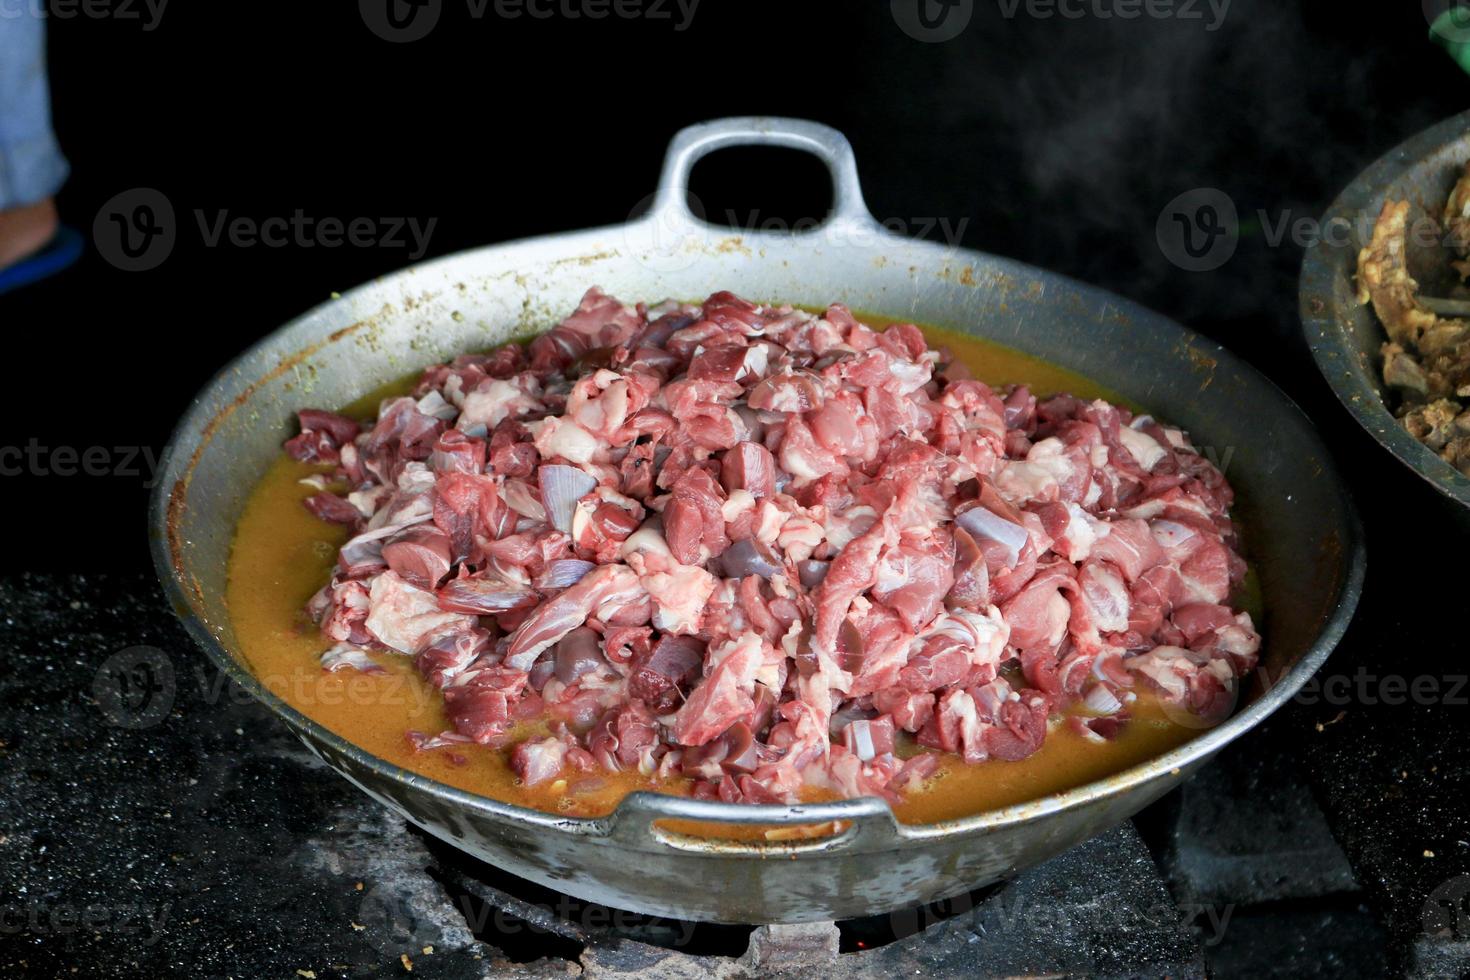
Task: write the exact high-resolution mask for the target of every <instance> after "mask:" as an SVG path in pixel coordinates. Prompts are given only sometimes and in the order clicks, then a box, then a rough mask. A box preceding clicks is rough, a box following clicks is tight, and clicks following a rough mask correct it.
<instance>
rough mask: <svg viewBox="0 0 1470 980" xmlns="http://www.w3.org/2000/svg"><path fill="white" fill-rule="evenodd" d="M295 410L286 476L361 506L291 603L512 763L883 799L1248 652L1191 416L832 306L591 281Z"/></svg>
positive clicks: (1250, 661) (1239, 571)
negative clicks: (657, 294)
mask: <svg viewBox="0 0 1470 980" xmlns="http://www.w3.org/2000/svg"><path fill="white" fill-rule="evenodd" d="M297 421H298V423H299V432H298V433H297V434H295V435H293V436H292V437H291V439H289V440H288V441H287V443H286V447H285V449H286V452H287V454H288V455H289V456H291V457H292V458H294V459H296V460H299V461H301V462H302V463H304V464H309V465H311V466H312V467H314V468H313V469H312V470H310V471H309V473H303V475H304V476H305V477H306V481H307V482H308V483H309V484H310V485H311V486H313V487H314V488H315V490H316V491H317V492H315V493H312V494H311V495H310V496H308V497H306V498H305V501H304V504H305V506H306V507H307V509H308V510H310V512H311V513H313V514H315V515H316V516H317V517H319V518H321V519H322V520H325V521H328V522H331V523H336V524H339V525H342V526H343V527H345V528H347V529H349V533H350V534H351V537H350V538H348V540H347V541H346V542H345V543H344V544H343V545H342V546H341V548H340V549H339V551H338V554H337V561H336V563H335V565H334V567H333V570H332V574H331V579H330V581H329V582H327V583H325V584H324V585H323V587H322V588H321V589H319V590H318V591H317V592H316V593H315V594H314V595H313V597H312V598H311V600H310V601H309V603H308V604H307V611H308V614H309V615H310V616H311V618H312V620H313V621H314V622H316V623H317V624H318V626H319V627H320V629H321V633H322V645H323V646H322V648H323V651H324V659H323V661H322V662H323V664H324V665H325V666H326V667H327V669H332V670H338V669H340V670H350V669H354V668H355V669H358V670H364V671H366V670H382V669H384V664H385V658H387V657H389V656H392V655H394V654H397V655H402V656H408V657H411V658H413V662H414V665H415V667H416V668H417V670H418V671H419V673H420V674H421V675H422V676H423V677H424V678H425V679H426V680H427V681H428V682H429V683H430V685H432V687H433V688H435V689H437V690H439V691H441V692H442V694H443V700H444V710H445V714H446V716H447V718H448V719H449V724H450V726H451V730H446V731H444V732H441V733H439V734H438V735H434V734H432V733H430V734H424V733H422V732H415V733H412V734H411V735H409V736H408V737H409V740H410V744H412V745H414V746H415V747H416V748H418V749H420V750H422V751H428V750H430V749H437V748H447V749H450V750H451V752H452V750H453V749H454V747H455V746H456V745H464V744H467V743H474V744H480V745H485V746H490V747H492V748H494V749H496V750H499V751H504V752H505V753H506V754H507V758H508V760H509V764H510V766H511V768H512V769H513V771H514V772H515V773H516V775H517V777H518V778H519V779H520V781H521V783H522V784H523V785H526V786H543V785H546V784H548V783H551V782H552V781H553V780H557V779H563V780H565V781H566V788H565V790H564V791H565V792H566V793H567V794H568V795H573V796H575V795H576V794H578V793H582V792H588V791H590V790H592V789H593V788H596V787H599V786H603V787H605V786H607V785H609V784H610V780H609V779H608V777H607V776H606V774H607V773H610V772H619V771H621V772H626V773H630V774H631V773H637V774H639V775H640V776H644V777H648V778H650V779H660V780H686V781H687V785H689V786H690V787H691V789H690V792H691V793H692V794H693V795H695V796H696V797H699V798H705V799H715V800H723V801H726V802H744V803H774V802H787V803H790V802H796V801H799V800H800V799H802V798H803V796H804V794H806V793H809V792H811V791H825V792H828V793H833V794H836V795H839V796H851V795H877V796H882V797H883V798H885V799H888V800H890V801H892V802H898V801H900V800H901V799H902V798H903V797H904V795H906V794H909V793H913V792H916V791H918V790H919V789H920V787H922V786H923V785H924V784H925V783H926V781H927V780H929V779H930V778H931V777H933V776H934V775H935V774H936V773H937V772H939V770H940V767H941V765H943V764H944V763H942V761H941V753H945V752H948V753H953V754H954V756H955V757H956V758H955V759H954V760H953V761H952V762H951V763H949V764H958V762H959V760H964V761H965V762H967V763H973V764H978V763H982V762H987V761H989V760H1001V761H1007V760H1012V761H1013V760H1019V759H1023V758H1026V757H1027V756H1029V755H1031V754H1033V753H1035V752H1036V751H1037V750H1038V749H1039V748H1040V747H1041V746H1042V745H1043V744H1044V741H1045V738H1046V733H1047V730H1048V727H1049V726H1052V725H1057V726H1060V725H1061V724H1063V719H1064V718H1065V719H1066V720H1065V724H1066V725H1067V727H1068V728H1069V729H1070V730H1071V732H1072V733H1074V734H1076V735H1077V736H1078V737H1079V738H1080V739H1082V740H1083V743H1082V744H1081V745H1080V749H1081V750H1084V751H1085V750H1087V749H1088V748H1089V744H1088V743H1097V742H1101V741H1106V740H1107V739H1109V738H1113V737H1116V736H1117V735H1118V733H1119V732H1120V731H1123V730H1124V726H1125V725H1126V724H1128V718H1129V702H1130V699H1131V698H1133V697H1134V696H1135V695H1136V694H1138V693H1140V692H1143V693H1146V694H1147V695H1148V696H1151V697H1154V698H1157V699H1159V700H1162V701H1163V702H1164V703H1165V704H1166V705H1168V706H1169V709H1170V711H1171V713H1172V712H1185V713H1188V714H1192V715H1195V716H1198V717H1199V718H1201V719H1203V720H1204V721H1205V723H1210V722H1212V721H1214V720H1218V719H1219V718H1220V717H1223V716H1224V715H1225V714H1226V713H1228V712H1229V711H1230V710H1231V708H1232V706H1233V704H1234V695H1235V692H1236V690H1237V689H1238V685H1239V679H1240V678H1241V677H1243V676H1244V675H1245V674H1246V672H1248V671H1250V670H1252V669H1254V667H1255V664H1256V662H1257V660H1258V657H1259V651H1260V645H1261V638H1260V636H1259V634H1258V633H1257V632H1256V630H1255V627H1254V624H1252V622H1251V620H1250V617H1249V615H1247V614H1246V613H1244V612H1240V611H1239V610H1237V609H1236V608H1234V607H1233V606H1232V605H1231V604H1230V596H1231V593H1232V591H1233V590H1234V589H1235V588H1236V586H1238V585H1239V583H1240V581H1241V579H1242V578H1243V577H1244V575H1245V573H1246V568H1245V564H1244V561H1243V559H1242V558H1241V556H1240V555H1239V554H1238V552H1237V550H1236V549H1237V547H1238V540H1239V539H1238V535H1237V529H1236V527H1235V525H1234V524H1233V523H1232V521H1231V517H1230V513H1229V508H1230V506H1231V502H1232V500H1233V492H1232V491H1231V488H1230V486H1229V484H1228V483H1227V482H1226V480H1225V478H1224V475H1223V474H1221V473H1220V471H1219V470H1218V468H1217V467H1215V466H1214V465H1213V464H1211V463H1210V462H1209V461H1208V460H1207V459H1206V458H1204V457H1203V456H1202V455H1201V454H1200V453H1199V452H1198V451H1196V450H1195V449H1194V448H1193V447H1192V446H1190V444H1189V440H1188V438H1187V437H1186V436H1185V435H1184V433H1182V432H1181V431H1179V430H1177V429H1172V428H1169V427H1168V426H1166V425H1163V424H1161V423H1160V422H1158V421H1156V420H1154V419H1152V418H1150V417H1148V416H1141V417H1136V418H1135V417H1134V416H1133V415H1132V413H1130V412H1129V411H1127V410H1126V409H1123V408H1120V407H1118V406H1115V405H1110V404H1108V403H1106V402H1104V401H1100V400H1083V399H1081V398H1077V397H1073V396H1071V395H1066V394H1059V395H1053V396H1050V397H1045V398H1038V397H1037V396H1036V395H1035V394H1034V393H1032V392H1031V391H1030V390H1029V389H1028V388H1026V387H1025V386H1009V387H1003V388H992V387H990V386H989V385H987V384H986V383H984V382H983V381H981V380H977V379H975V378H974V377H973V376H972V375H971V374H970V371H969V370H968V369H967V368H966V366H965V365H963V364H960V363H958V362H957V361H956V360H955V358H954V357H953V355H951V354H950V353H949V352H947V351H933V350H931V349H930V348H929V345H928V343H927V341H926V339H925V336H924V334H923V332H922V331H921V330H919V328H917V327H915V326H914V325H912V324H894V325H892V326H889V327H887V328H885V329H884V330H882V331H875V330H873V329H871V328H869V327H868V326H867V325H865V324H863V323H862V322H860V320H859V319H858V318H857V317H856V316H854V315H853V313H852V311H851V310H849V309H847V308H846V307H844V306H842V305H841V304H833V305H832V306H829V307H828V308H827V309H826V310H825V312H823V313H821V314H814V313H809V312H806V311H804V310H800V309H795V308H792V307H789V306H776V305H763V304H758V303H754V302H751V301H748V300H745V299H742V298H740V297H738V296H735V295H733V294H731V293H728V292H719V293H715V294H713V295H711V296H709V297H708V298H707V299H706V300H705V301H704V302H703V303H686V302H675V301H666V302H663V303H659V304H657V305H653V306H649V305H646V304H638V305H629V304H625V303H623V302H621V301H620V300H618V299H616V298H614V297H612V296H609V295H607V294H606V293H604V292H602V291H601V290H600V289H597V288H595V287H594V288H591V289H589V290H587V292H586V293H585V294H584V295H583V296H582V299H581V302H580V303H579V304H578V306H577V308H576V309H575V310H574V311H572V312H571V314H570V315H568V316H567V317H566V318H565V319H564V320H563V321H562V322H560V323H558V324H556V325H555V326H554V327H552V328H551V329H550V330H549V331H547V332H546V333H544V334H542V335H540V336H539V337H537V338H536V339H535V340H533V341H532V342H531V343H530V344H528V345H520V344H506V345H502V346H500V347H498V348H496V349H495V350H492V351H489V352H485V353H471V354H465V355H463V356H460V357H457V358H455V359H454V360H452V361H450V362H448V363H445V364H439V365H435V366H433V367H431V368H429V369H428V370H426V371H425V372H424V373H423V374H422V376H421V377H420V379H419V381H418V383H417V385H416V386H415V387H414V389H413V392H412V395H411V396H402V397H392V398H388V399H385V400H384V401H383V402H382V403H381V404H380V405H379V408H378V412H377V417H376V418H375V419H373V420H372V421H370V422H368V423H365V424H359V423H358V422H356V421H354V420H352V419H349V418H347V417H346V416H343V415H340V414H337V413H333V412H325V411H317V410H314V409H307V410H303V411H302V412H300V413H299V414H298V419H297ZM328 487H333V488H346V489H341V490H340V492H333V491H332V490H328V489H327V488H328ZM1023 679H1024V680H1023ZM1013 684H1015V685H1022V684H1024V687H1023V688H1019V689H1013V687H1012V685H1013ZM1130 688H1131V689H1132V690H1130ZM1171 717H1181V718H1182V717H1183V716H1181V715H1178V714H1171ZM522 722H534V723H535V724H537V725H538V726H544V727H543V728H542V731H544V732H546V733H547V734H543V735H539V736H537V737H532V738H529V739H527V738H525V736H524V735H522V734H521V731H522V729H521V728H520V727H519V725H520V723H522ZM900 731H902V732H904V733H908V734H905V735H902V736H900V735H899V734H898V733H899V732H900ZM910 735H912V737H913V739H914V740H916V741H917V742H918V744H919V745H920V746H921V747H922V748H923V749H927V750H932V751H921V752H920V753H919V754H918V755H914V756H912V757H911V758H908V759H906V760H900V759H898V758H897V755H896V753H897V752H900V751H903V752H905V753H907V748H906V746H907V745H908V744H909V736H910ZM458 758H459V760H460V761H465V760H464V759H463V757H458ZM557 792H563V790H562V789H561V788H560V787H559V788H558V790H557Z"/></svg>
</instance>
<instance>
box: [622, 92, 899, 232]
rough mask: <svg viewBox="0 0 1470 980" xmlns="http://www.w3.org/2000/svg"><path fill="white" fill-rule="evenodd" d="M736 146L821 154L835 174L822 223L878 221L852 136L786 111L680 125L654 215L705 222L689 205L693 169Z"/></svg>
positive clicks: (868, 224) (867, 225) (860, 225)
mask: <svg viewBox="0 0 1470 980" xmlns="http://www.w3.org/2000/svg"><path fill="white" fill-rule="evenodd" d="M732 146H784V147H787V148H789V149H793V150H804V151H806V152H807V153H810V154H812V155H813V156H816V157H818V158H820V159H821V160H822V162H823V163H825V164H826V165H827V171H828V173H830V174H831V176H832V211H831V213H830V214H829V215H828V216H827V220H826V221H824V222H823V223H822V224H821V225H820V226H819V227H821V228H831V227H833V226H845V227H849V228H855V229H864V230H871V229H875V228H878V227H879V225H878V222H877V221H875V220H874V219H873V216H872V214H870V213H869V211H868V206H867V205H866V204H864V203H863V190H862V185H861V184H860V183H859V181H858V172H857V160H856V158H855V157H854V156H853V153H852V144H850V143H849V142H848V141H847V137H846V136H843V135H842V133H840V132H839V131H837V130H835V129H833V128H832V127H831V126H824V125H822V124H821V123H817V122H812V121H811V120H809V119H790V118H785V117H781V116H737V117H731V118H728V119H715V120H712V121H710V122H705V123H699V124H697V125H694V126H689V127H686V128H684V129H681V130H679V132H678V133H676V134H675V135H674V138H673V140H671V141H670V143H669V150H668V153H667V154H666V155H665V156H664V168H663V173H662V174H661V175H660V176H659V181H658V191H657V192H656V193H655V194H654V198H653V208H652V210H651V211H650V212H649V218H650V219H651V220H653V221H657V222H660V223H664V224H667V223H671V222H679V223H684V224H694V225H699V224H702V222H701V221H700V219H699V218H698V217H697V216H696V215H695V214H694V213H693V212H692V211H690V210H689V204H688V192H689V173H690V171H691V170H693V169H694V165H695V164H696V163H697V162H699V160H700V159H701V158H703V157H705V156H707V155H708V154H710V153H713V152H714V151H716V150H722V149H726V148H727V147H732Z"/></svg>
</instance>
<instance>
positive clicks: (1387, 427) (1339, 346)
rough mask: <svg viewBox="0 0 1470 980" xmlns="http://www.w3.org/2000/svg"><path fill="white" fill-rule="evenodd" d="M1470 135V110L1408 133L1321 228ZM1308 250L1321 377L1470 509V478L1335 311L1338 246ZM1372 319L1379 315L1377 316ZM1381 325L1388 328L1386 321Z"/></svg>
mask: <svg viewBox="0 0 1470 980" xmlns="http://www.w3.org/2000/svg"><path fill="white" fill-rule="evenodd" d="M1467 135H1470V110H1467V111H1465V112H1462V113H1459V114H1458V115H1455V116H1451V117H1449V118H1448V119H1444V120H1441V121H1440V122H1437V123H1435V124H1434V125H1433V126H1430V127H1428V128H1427V129H1423V130H1420V131H1419V132H1417V133H1415V134H1414V135H1413V136H1410V137H1409V138H1408V139H1406V140H1404V141H1403V142H1401V143H1399V144H1398V145H1397V146H1395V147H1394V148H1393V149H1391V150H1389V151H1388V152H1386V153H1384V154H1383V155H1382V156H1380V157H1379V158H1378V159H1376V160H1374V161H1373V162H1372V163H1371V164H1369V165H1368V166H1367V167H1366V168H1364V169H1363V170H1362V171H1361V172H1359V174H1358V175H1357V176H1356V177H1354V178H1353V179H1352V180H1351V181H1350V182H1349V183H1348V184H1347V186H1345V187H1344V188H1343V189H1342V190H1341V191H1340V192H1339V193H1338V195H1337V197H1335V198H1334V199H1333V201H1332V203H1331V204H1330V205H1329V206H1328V208H1327V210H1326V211H1325V212H1324V213H1323V216H1322V220H1321V222H1320V224H1321V226H1322V227H1324V228H1325V227H1326V226H1327V225H1328V223H1329V222H1331V221H1332V220H1333V219H1334V218H1338V217H1343V218H1346V219H1347V220H1351V217H1352V215H1354V214H1367V213H1371V214H1373V215H1374V216H1375V219H1376V215H1377V214H1378V212H1379V211H1380V209H1381V208H1382V207H1383V201H1384V198H1385V197H1387V195H1388V191H1389V189H1390V188H1391V187H1392V186H1393V185H1394V184H1395V183H1396V182H1398V181H1399V180H1400V179H1401V178H1403V176H1404V175H1405V174H1407V173H1408V172H1409V171H1410V170H1412V169H1413V168H1414V167H1416V166H1418V165H1419V164H1420V163H1421V162H1422V161H1423V160H1424V159H1425V158H1426V157H1428V156H1431V155H1432V154H1434V153H1435V152H1436V151H1438V150H1441V149H1443V148H1445V147H1446V146H1447V145H1449V144H1450V143H1451V142H1453V141H1454V140H1455V139H1457V138H1463V137H1465V136H1467ZM1304 252H1305V254H1304V255H1303V257H1302V268H1301V274H1300V277H1299V283H1298V306H1299V313H1300V316H1301V320H1302V328H1303V332H1304V333H1305V335H1306V341H1307V346H1308V347H1309V348H1310V349H1311V351H1312V359H1313V360H1314V361H1315V362H1316V364H1317V370H1318V371H1320V372H1321V374H1322V378H1323V380H1325V381H1326V382H1327V386H1328V387H1329V388H1331V389H1332V393H1333V395H1334V396H1335V397H1336V398H1337V400H1338V401H1339V402H1341V403H1342V406H1343V407H1344V408H1346V409H1347V411H1348V414H1349V415H1351V416H1352V417H1353V419H1354V420H1355V421H1356V422H1357V423H1358V424H1359V425H1360V426H1362V427H1363V429H1364V430H1365V431H1366V432H1367V433H1368V435H1369V436H1371V437H1372V438H1373V441H1374V442H1376V443H1378V444H1379V445H1380V446H1382V447H1383V448H1384V449H1386V450H1387V451H1388V452H1389V453H1390V454H1391V455H1392V456H1393V457H1394V458H1395V459H1397V460H1398V461H1399V462H1401V463H1403V464H1404V465H1405V466H1407V467H1408V468H1409V469H1410V470H1412V471H1413V472H1414V473H1415V474H1416V475H1417V476H1418V477H1419V478H1420V479H1421V480H1423V481H1424V482H1425V483H1427V484H1429V485H1430V486H1431V487H1433V488H1434V489H1435V490H1437V491H1438V492H1439V493H1441V494H1442V495H1444V496H1445V497H1448V498H1449V499H1450V500H1453V501H1455V502H1456V503H1458V504H1460V505H1462V506H1464V507H1470V477H1467V476H1465V475H1464V474H1463V473H1461V472H1460V471H1459V470H1457V469H1455V467H1454V466H1452V465H1450V464H1449V463H1447V462H1445V461H1444V460H1442V459H1440V458H1439V455H1438V454H1437V453H1435V452H1434V450H1432V449H1430V448H1429V447H1428V446H1426V445H1424V444H1423V443H1422V442H1420V441H1419V440H1417V439H1415V438H1414V437H1413V436H1411V435H1409V432H1408V430H1407V429H1405V428H1404V427H1403V425H1402V424H1400V422H1399V420H1398V419H1396V418H1394V415H1393V412H1392V411H1390V410H1389V407H1388V404H1387V402H1385V401H1384V399H1383V396H1382V395H1381V394H1380V393H1379V391H1378V387H1377V385H1376V384H1374V382H1373V381H1372V380H1371V374H1370V371H1371V367H1370V366H1368V365H1364V364H1362V363H1361V361H1360V359H1359V356H1358V353H1357V351H1356V349H1355V348H1354V347H1353V346H1352V345H1351V344H1350V343H1349V342H1348V335H1349V331H1348V328H1347V326H1346V325H1345V324H1344V323H1343V321H1342V320H1341V318H1339V317H1338V316H1337V315H1336V312H1335V310H1336V307H1335V305H1334V303H1333V301H1332V295H1333V287H1334V285H1335V283H1336V281H1337V271H1336V269H1335V265H1334V262H1333V261H1332V257H1333V255H1334V252H1335V250H1332V249H1325V248H1324V245H1323V243H1321V242H1318V243H1317V244H1315V245H1313V246H1312V247H1309V248H1307V249H1305V250H1304ZM1353 254H1354V255H1356V252H1354V253H1353ZM1355 274H1356V269H1354V270H1353V271H1352V272H1349V276H1350V277H1352V276H1354V275H1355ZM1370 309H1371V308H1370ZM1374 320H1375V322H1376V321H1377V314H1374ZM1378 327H1379V330H1380V331H1382V330H1383V325H1382V324H1381V323H1379V324H1378ZM1383 340H1385V341H1386V340H1388V334H1387V332H1384V333H1383Z"/></svg>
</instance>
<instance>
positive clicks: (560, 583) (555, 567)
mask: <svg viewBox="0 0 1470 980" xmlns="http://www.w3.org/2000/svg"><path fill="white" fill-rule="evenodd" d="M596 567H597V565H596V563H595V562H590V561H583V560H582V559H580V558H559V559H557V560H556V561H553V562H548V563H547V565H546V570H545V571H544V572H542V573H541V574H540V575H539V576H537V578H536V588H538V589H566V588H570V587H571V586H573V585H576V584H577V583H578V582H580V581H582V576H584V575H586V574H587V573H588V572H590V571H592V569H594V568H596Z"/></svg>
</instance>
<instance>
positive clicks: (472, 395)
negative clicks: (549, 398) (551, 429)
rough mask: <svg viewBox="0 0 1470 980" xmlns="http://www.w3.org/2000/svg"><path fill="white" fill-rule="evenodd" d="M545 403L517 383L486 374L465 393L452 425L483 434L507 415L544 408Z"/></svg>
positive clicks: (507, 416)
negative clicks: (484, 377)
mask: <svg viewBox="0 0 1470 980" xmlns="http://www.w3.org/2000/svg"><path fill="white" fill-rule="evenodd" d="M545 407H546V406H544V405H542V404H541V402H540V400H539V399H537V398H536V397H535V396H534V395H532V394H531V393H530V392H528V391H526V390H525V389H523V388H521V387H520V386H519V385H517V384H514V383H512V382H510V381H504V380H502V379H500V378H488V379H486V380H484V381H481V382H480V383H479V384H478V385H476V386H475V390H474V391H471V392H468V393H467V394H466V395H465V396H464V400H463V403H462V404H461V406H460V412H459V419H458V420H457V421H456V422H455V423H454V427H455V428H456V429H459V430H460V431H461V432H469V433H473V434H484V433H485V432H487V431H489V430H490V429H493V428H495V427H496V426H497V425H499V424H500V423H501V422H504V421H505V420H506V419H509V418H520V417H521V416H522V415H526V414H528V413H530V412H536V411H543V410H545Z"/></svg>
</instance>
